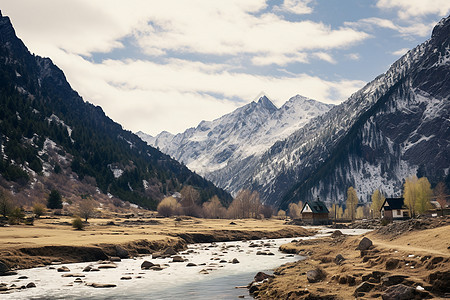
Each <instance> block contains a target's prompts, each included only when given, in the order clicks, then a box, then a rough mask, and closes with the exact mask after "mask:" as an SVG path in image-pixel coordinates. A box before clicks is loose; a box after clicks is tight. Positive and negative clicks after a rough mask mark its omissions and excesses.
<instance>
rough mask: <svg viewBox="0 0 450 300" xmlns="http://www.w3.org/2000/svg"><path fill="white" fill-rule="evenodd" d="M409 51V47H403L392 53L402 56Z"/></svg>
mask: <svg viewBox="0 0 450 300" xmlns="http://www.w3.org/2000/svg"><path fill="white" fill-rule="evenodd" d="M408 51H409V49H408V48H402V49H399V50H397V51H394V52H392V54H393V55H395V56H402V55H404V54H406V52H408Z"/></svg>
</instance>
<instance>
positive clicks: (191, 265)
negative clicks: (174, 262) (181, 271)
mask: <svg viewBox="0 0 450 300" xmlns="http://www.w3.org/2000/svg"><path fill="white" fill-rule="evenodd" d="M196 266H197V265H196V264H194V263H191V262H190V263H188V264H187V265H186V267H196Z"/></svg>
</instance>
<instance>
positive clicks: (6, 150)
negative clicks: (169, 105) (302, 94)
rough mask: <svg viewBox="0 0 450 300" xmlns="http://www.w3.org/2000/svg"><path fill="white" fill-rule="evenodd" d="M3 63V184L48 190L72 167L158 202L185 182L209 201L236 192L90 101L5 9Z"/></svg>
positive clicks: (78, 176) (143, 200) (75, 176)
mask: <svg viewBox="0 0 450 300" xmlns="http://www.w3.org/2000/svg"><path fill="white" fill-rule="evenodd" d="M0 64H1V69H0V91H1V93H0V106H1V109H0V120H1V122H0V146H1V148H0V154H1V156H0V158H1V159H0V174H1V176H0V179H1V184H2V185H3V186H10V185H9V182H13V183H14V182H15V187H16V190H17V191H24V190H28V193H31V191H32V190H33V188H34V186H35V184H36V182H39V184H40V185H41V184H42V185H43V189H44V190H47V191H48V190H50V189H51V188H52V186H50V185H49V184H48V177H49V176H50V175H51V176H54V177H58V176H63V175H64V176H66V177H67V178H69V180H73V181H77V182H82V181H83V180H85V179H88V181H89V182H90V183H91V185H94V186H95V187H98V191H99V192H101V193H103V194H104V195H106V194H108V195H111V196H115V197H117V198H119V199H121V200H124V201H129V202H131V203H136V204H139V205H141V206H144V207H147V208H155V207H156V204H157V203H158V201H159V200H160V199H162V198H163V197H164V196H165V195H168V194H171V193H173V192H177V191H179V190H180V189H181V188H182V186H183V185H192V186H194V187H196V188H198V189H199V190H200V192H201V193H200V194H201V196H202V199H203V201H205V200H207V199H209V198H210V197H212V196H213V195H215V194H216V195H218V196H219V197H220V198H221V199H222V201H224V202H228V201H230V200H231V197H230V195H229V194H228V193H226V192H224V191H223V190H220V189H217V188H216V187H215V186H214V185H213V184H212V183H211V182H208V181H206V180H205V179H204V178H202V177H200V176H199V175H197V174H195V173H192V172H191V171H189V170H188V169H187V168H186V167H185V166H183V165H182V164H179V163H178V162H176V161H174V160H172V159H171V158H170V157H169V156H167V155H165V154H163V153H161V152H160V151H158V150H157V149H154V148H153V147H150V146H148V145H147V144H146V143H144V142H142V140H141V139H139V138H138V137H137V136H136V135H134V134H133V133H131V132H129V131H126V130H123V129H122V126H121V125H120V124H118V123H115V122H114V121H113V120H111V119H110V118H108V117H107V116H106V115H105V113H104V112H103V110H102V109H101V108H100V107H98V106H94V105H92V104H90V103H89V102H85V101H84V100H83V99H82V98H81V97H80V95H79V94H78V93H77V92H76V91H74V90H73V89H72V88H71V86H70V84H69V83H68V82H67V80H66V77H65V75H64V73H63V71H62V70H61V69H59V68H58V67H57V66H55V65H54V64H53V62H52V61H51V59H49V58H42V57H39V56H36V55H32V54H31V53H30V52H29V51H28V49H27V48H26V46H25V44H24V43H23V42H22V41H21V40H20V39H19V38H18V37H17V36H16V34H15V31H14V28H13V26H12V23H11V20H10V19H9V18H8V17H4V16H1V17H0ZM48 151H50V152H51V153H50V152H48ZM57 166H59V168H57ZM61 166H62V168H60V167H61ZM55 169H58V170H59V172H62V173H59V174H56V173H55V171H54V170H55ZM61 169H62V170H61ZM119 169H120V171H118V170H119ZM114 170H116V171H114ZM119 173H120V175H119ZM49 174H50V175H49ZM30 181H31V182H30ZM58 181H60V180H58V179H57V178H55V180H54V182H53V183H52V185H53V184H54V183H55V182H58ZM53 187H55V186H53ZM59 187H60V188H61V189H64V187H63V186H61V185H59ZM94 194H95V193H94ZM93 196H95V195H93Z"/></svg>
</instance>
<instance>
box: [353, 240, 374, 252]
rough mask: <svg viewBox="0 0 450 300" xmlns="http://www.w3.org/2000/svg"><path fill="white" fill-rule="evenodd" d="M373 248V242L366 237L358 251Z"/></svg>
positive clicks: (360, 243)
mask: <svg viewBox="0 0 450 300" xmlns="http://www.w3.org/2000/svg"><path fill="white" fill-rule="evenodd" d="M370 247H372V241H371V240H370V239H368V238H366V237H364V238H363V239H362V240H361V241H360V242H359V245H358V247H357V248H356V250H361V251H365V250H368V249H369V248H370Z"/></svg>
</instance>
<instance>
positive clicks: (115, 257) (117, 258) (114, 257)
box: [109, 256, 122, 262]
mask: <svg viewBox="0 0 450 300" xmlns="http://www.w3.org/2000/svg"><path fill="white" fill-rule="evenodd" d="M109 260H110V261H113V262H119V261H122V259H121V258H120V257H118V256H111V257H110V258H109Z"/></svg>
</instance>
